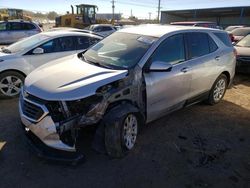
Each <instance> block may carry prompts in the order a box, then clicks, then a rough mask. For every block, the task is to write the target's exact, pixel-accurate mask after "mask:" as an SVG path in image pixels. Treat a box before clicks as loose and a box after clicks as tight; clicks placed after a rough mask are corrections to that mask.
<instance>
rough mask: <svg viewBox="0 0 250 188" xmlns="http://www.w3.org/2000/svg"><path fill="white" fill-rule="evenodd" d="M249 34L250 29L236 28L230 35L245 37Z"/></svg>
mask: <svg viewBox="0 0 250 188" xmlns="http://www.w3.org/2000/svg"><path fill="white" fill-rule="evenodd" d="M249 33H250V29H247V28H237V29H234V30H233V31H232V34H233V35H235V36H246V35H247V34H249Z"/></svg>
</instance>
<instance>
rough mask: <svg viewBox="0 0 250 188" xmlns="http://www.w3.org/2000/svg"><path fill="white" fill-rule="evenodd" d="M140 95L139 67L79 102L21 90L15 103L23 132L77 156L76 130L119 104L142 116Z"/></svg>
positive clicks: (142, 100)
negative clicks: (127, 104)
mask: <svg viewBox="0 0 250 188" xmlns="http://www.w3.org/2000/svg"><path fill="white" fill-rule="evenodd" d="M144 94H145V86H144V82H143V78H142V71H141V69H140V68H139V67H136V68H134V69H133V70H131V71H130V72H129V73H128V75H127V76H126V77H125V78H123V79H119V80H117V81H114V82H112V83H109V84H106V85H104V86H101V87H99V88H98V89H97V90H96V93H95V95H91V96H89V97H86V98H83V99H79V100H71V101H46V100H43V99H41V98H39V97H37V96H33V95H32V94H31V93H27V92H26V91H23V92H22V94H21V96H20V104H19V109H20V114H21V121H22V123H23V125H24V127H25V130H26V132H31V134H32V135H33V136H35V137H37V138H38V139H39V140H40V141H41V142H42V143H43V144H44V145H46V147H49V148H52V149H54V150H60V151H63V152H67V153H77V152H78V149H77V148H76V140H77V136H78V130H79V129H80V128H83V127H85V126H88V125H100V122H101V120H102V119H103V116H105V114H106V113H108V111H109V110H110V109H111V108H112V107H114V106H117V105H119V104H121V103H123V102H129V103H131V104H133V105H134V106H136V107H137V108H138V109H140V112H141V113H142V116H144V114H145V109H146V108H145V95H144ZM114 116H115V114H114ZM144 118H145V117H144ZM33 136H32V137H33ZM35 144H36V143H35ZM77 158H80V157H79V155H77V156H76V157H75V159H77Z"/></svg>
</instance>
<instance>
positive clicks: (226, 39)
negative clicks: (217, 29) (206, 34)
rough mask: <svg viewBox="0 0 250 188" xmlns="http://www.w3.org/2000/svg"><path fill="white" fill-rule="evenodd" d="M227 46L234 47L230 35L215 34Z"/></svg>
mask: <svg viewBox="0 0 250 188" xmlns="http://www.w3.org/2000/svg"><path fill="white" fill-rule="evenodd" d="M214 34H215V35H216V36H217V37H218V38H219V39H220V40H221V42H223V43H224V44H225V45H226V46H228V47H232V46H233V45H232V42H231V39H230V37H229V34H228V33H214Z"/></svg>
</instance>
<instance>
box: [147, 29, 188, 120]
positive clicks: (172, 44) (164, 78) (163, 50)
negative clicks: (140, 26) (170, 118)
mask: <svg viewBox="0 0 250 188" xmlns="http://www.w3.org/2000/svg"><path fill="white" fill-rule="evenodd" d="M156 61H161V62H166V63H170V64H171V65H172V69H171V70H169V71H168V72H158V71H156V72H154V71H150V72H144V78H145V82H146V93H147V94H146V95H147V118H148V121H152V120H154V119H157V118H158V117H161V116H162V115H164V114H166V113H168V112H171V111H173V110H176V109H178V108H181V107H182V106H183V105H184V103H185V100H186V99H187V98H188V95H189V89H190V77H191V75H190V73H189V72H186V68H187V67H188V66H189V65H188V64H187V62H186V53H185V40H184V35H183V34H176V35H173V36H170V37H168V38H167V39H166V40H165V41H163V42H162V43H161V44H160V45H159V47H158V48H157V49H156V50H155V52H154V53H153V55H152V56H151V58H150V59H149V62H148V63H149V64H152V63H154V62H156ZM147 66H148V65H147Z"/></svg>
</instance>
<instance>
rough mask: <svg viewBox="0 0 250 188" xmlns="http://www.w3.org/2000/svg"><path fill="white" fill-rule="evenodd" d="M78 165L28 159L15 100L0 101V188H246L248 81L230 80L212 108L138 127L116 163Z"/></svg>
mask: <svg viewBox="0 0 250 188" xmlns="http://www.w3.org/2000/svg"><path fill="white" fill-rule="evenodd" d="M93 134H94V131H93V130H91V129H86V130H84V131H83V132H82V133H81V137H82V139H81V140H80V142H81V143H82V144H83V145H84V151H85V154H86V157H87V159H86V162H85V163H82V164H80V165H77V166H69V165H63V164H55V163H52V162H48V161H45V160H42V159H40V158H38V157H37V156H36V155H35V154H34V153H32V152H30V150H29V149H28V146H27V144H26V142H25V139H24V135H23V133H22V131H21V129H20V122H19V115H18V108H17V99H14V100H0V187H1V188H4V187H109V188H112V187H129V188H131V187H164V188H166V187H171V188H172V187H173V188H182V187H183V188H194V187H195V188H196V187H197V188H201V187H218V188H222V187H223V188H224V187H225V188H234V187H237V188H248V187H250V158H249V156H250V137H249V135H250V76H249V75H240V76H237V77H236V79H235V81H234V85H233V87H232V88H231V89H230V90H228V91H227V93H226V95H225V98H224V100H223V101H222V102H221V103H220V104H218V105H216V106H207V105H204V104H197V105H194V106H191V107H188V108H185V109H182V110H180V111H177V112H174V113H172V114H170V115H168V116H165V117H163V118H162V119H160V120H158V121H155V122H153V123H150V124H149V125H146V126H145V127H143V129H142V131H141V134H140V135H139V138H138V143H137V145H136V148H135V149H134V150H133V151H132V152H131V153H130V154H129V155H128V156H126V157H125V158H123V159H110V158H109V157H108V156H106V155H102V154H97V153H96V152H94V151H93V150H91V147H90V142H91V138H92V137H93Z"/></svg>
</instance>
